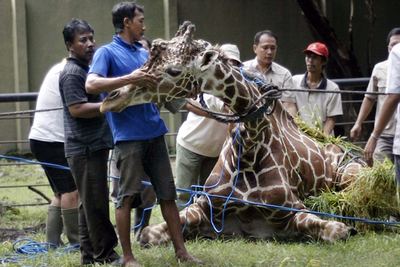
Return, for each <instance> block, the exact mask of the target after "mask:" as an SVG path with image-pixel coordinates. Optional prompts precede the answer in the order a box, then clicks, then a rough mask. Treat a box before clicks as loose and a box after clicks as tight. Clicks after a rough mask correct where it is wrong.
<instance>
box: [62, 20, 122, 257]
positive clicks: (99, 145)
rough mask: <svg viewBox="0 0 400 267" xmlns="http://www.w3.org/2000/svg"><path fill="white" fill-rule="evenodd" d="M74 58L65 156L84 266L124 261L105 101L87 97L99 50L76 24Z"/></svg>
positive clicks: (65, 89)
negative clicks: (113, 209)
mask: <svg viewBox="0 0 400 267" xmlns="http://www.w3.org/2000/svg"><path fill="white" fill-rule="evenodd" d="M63 35H64V41H65V45H66V46H67V49H68V51H69V53H70V57H69V58H68V59H67V64H66V65H65V67H64V70H63V71H62V73H61V75H60V81H59V82H60V93H61V98H62V101H63V106H64V131H65V154H66V157H67V160H68V164H69V167H70V169H71V172H72V175H73V177H74V180H75V183H76V185H77V188H78V192H79V199H80V204H79V243H80V250H81V262H82V264H83V265H86V264H91V263H95V262H99V263H107V262H114V261H117V260H119V258H120V257H119V255H118V254H117V253H116V252H115V250H114V248H115V247H116V246H117V244H118V239H117V236H116V234H115V231H114V227H113V225H112V223H111V222H110V217H109V203H108V184H107V160H108V154H109V150H110V148H112V147H113V140H112V135H111V131H110V129H109V126H108V122H107V118H106V116H105V115H104V114H102V113H100V105H101V101H102V99H101V96H100V95H93V94H87V93H86V90H85V81H86V76H87V72H88V69H89V63H90V62H91V60H92V57H93V53H94V50H95V40H94V36H93V28H92V27H91V26H90V25H89V24H88V23H87V22H86V21H83V20H77V19H72V20H71V21H70V22H69V23H68V24H67V25H66V26H65V27H64V30H63Z"/></svg>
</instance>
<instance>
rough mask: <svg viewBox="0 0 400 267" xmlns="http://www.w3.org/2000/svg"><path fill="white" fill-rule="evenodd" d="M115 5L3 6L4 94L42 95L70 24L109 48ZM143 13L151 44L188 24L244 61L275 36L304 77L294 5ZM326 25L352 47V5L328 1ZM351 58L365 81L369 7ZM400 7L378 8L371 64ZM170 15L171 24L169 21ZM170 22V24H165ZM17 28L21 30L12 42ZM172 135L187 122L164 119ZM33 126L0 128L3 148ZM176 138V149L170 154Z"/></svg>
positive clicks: (147, 1) (1, 1) (8, 123)
mask: <svg viewBox="0 0 400 267" xmlns="http://www.w3.org/2000/svg"><path fill="white" fill-rule="evenodd" d="M118 2H119V1H118V0H107V1H104V0H79V1H77V0H51V1H49V0H0V23H1V24H0V25H2V27H0V51H1V52H0V67H1V71H0V94H1V93H13V92H37V91H38V89H39V87H40V84H41V82H42V79H43V77H44V75H45V74H46V72H47V70H48V69H49V68H50V67H51V66H52V65H53V64H55V63H56V62H58V61H60V60H61V59H62V58H63V57H66V56H68V53H67V50H66V48H65V45H64V42H63V37H62V29H63V27H64V25H65V24H66V23H67V22H68V21H69V20H70V19H71V18H80V19H85V20H86V21H88V22H89V23H90V24H91V25H92V26H93V28H94V30H95V38H96V42H97V46H101V45H103V44H105V43H108V42H110V41H111V40H112V35H113V34H114V29H113V27H112V23H111V10H112V7H113V6H114V5H115V4H116V3H118ZM137 3H138V4H140V5H142V6H144V7H145V10H146V13H145V16H146V21H145V23H146V26H147V31H146V36H147V37H149V39H155V38H159V37H161V38H165V39H168V37H173V35H174V34H175V32H176V30H177V28H178V25H179V24H181V23H183V22H184V21H185V20H190V21H192V22H193V23H194V24H196V28H197V31H196V33H195V38H199V39H205V40H207V41H210V42H211V43H213V44H223V43H228V42H229V43H236V44H237V45H238V46H239V48H240V50H241V54H242V60H247V59H251V58H253V57H254V52H253V49H252V45H253V37H254V34H255V33H256V32H257V31H260V30H264V29H270V30H272V31H274V32H275V33H276V34H277V35H278V54H277V57H276V61H277V62H278V63H280V64H282V65H284V66H286V67H287V68H289V69H290V70H291V71H292V73H293V74H297V73H303V72H304V71H305V67H304V57H303V55H302V54H301V51H302V50H303V49H304V48H305V47H306V46H307V45H308V44H309V43H310V42H313V41H314V40H313V38H312V36H311V34H310V32H309V30H308V28H307V25H306V23H305V21H304V19H303V17H302V14H301V10H300V8H299V6H298V5H297V3H296V1H293V0H279V1H277V0H137ZM326 3H327V17H328V20H329V21H330V23H331V25H332V27H333V28H334V29H335V31H336V33H337V34H338V35H339V36H340V38H341V39H342V40H343V42H344V43H345V44H348V42H349V36H348V24H349V10H350V3H349V1H326ZM354 3H355V12H354V27H353V31H354V52H355V54H356V57H357V59H358V62H359V64H360V65H361V69H362V71H363V74H364V76H369V73H368V62H367V56H366V55H367V39H368V33H369V27H370V25H369V22H368V20H367V19H366V15H367V14H368V10H367V7H366V5H365V1H364V0H355V1H354ZM399 8H400V1H398V0H385V1H374V12H375V15H376V17H377V20H376V25H375V31H374V36H373V40H372V44H371V48H372V51H373V52H372V54H371V63H372V66H373V64H375V63H377V62H379V61H382V60H384V59H385V58H386V57H387V48H386V35H387V33H388V32H389V30H390V29H391V28H393V27H399V26H400V22H399V21H398V15H397V12H396V11H397V10H399ZM165 14H167V16H166V17H165ZM165 18H167V19H166V20H165ZM13 25H15V26H16V28H15V29H16V30H14V33H15V34H13ZM34 106H35V103H34V102H31V103H26V102H23V103H16V104H15V103H1V104H0V112H11V111H18V110H28V109H34ZM162 116H163V118H164V119H165V120H166V121H168V124H169V128H170V131H171V132H176V131H177V130H178V127H179V125H180V123H181V120H182V117H184V116H182V115H176V116H172V115H168V114H163V115H162ZM29 128H30V120H0V136H1V138H0V141H4V140H26V139H27V137H28V133H29ZM172 139H173V138H171V146H172V147H173V140H172ZM12 149H18V150H27V149H28V147H27V145H26V144H24V145H20V146H19V147H18V146H16V145H15V144H0V153H2V154H3V153H5V152H7V151H9V150H12Z"/></svg>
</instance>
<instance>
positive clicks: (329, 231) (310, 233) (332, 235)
mask: <svg viewBox="0 0 400 267" xmlns="http://www.w3.org/2000/svg"><path fill="white" fill-rule="evenodd" d="M292 223H293V225H292V229H293V231H294V232H297V233H298V234H299V235H300V236H303V237H306V238H310V239H314V240H323V241H324V242H326V243H333V242H335V241H337V240H346V239H347V238H349V236H350V235H355V234H356V233H357V230H356V229H354V228H352V227H349V226H347V225H345V224H344V223H341V222H337V221H327V220H322V219H321V218H319V217H318V216H316V215H314V214H310V213H304V212H298V213H296V214H295V215H294V217H293V221H292Z"/></svg>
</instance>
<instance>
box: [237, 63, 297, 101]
mask: <svg viewBox="0 0 400 267" xmlns="http://www.w3.org/2000/svg"><path fill="white" fill-rule="evenodd" d="M243 64H244V65H245V66H246V67H250V68H253V69H258V61H257V57H256V58H255V59H252V60H248V61H246V62H244V63H243ZM263 75H264V77H265V79H266V81H265V82H268V83H270V82H272V83H273V84H274V85H276V86H278V88H280V89H293V80H292V74H291V73H290V71H289V70H288V69H286V68H285V67H283V66H281V65H279V64H277V63H275V62H272V63H271V66H270V68H269V69H268V70H267V71H266V72H265V73H263ZM281 100H282V101H284V102H291V103H294V102H295V100H294V96H293V93H292V92H288V91H284V92H283V93H282V99H281Z"/></svg>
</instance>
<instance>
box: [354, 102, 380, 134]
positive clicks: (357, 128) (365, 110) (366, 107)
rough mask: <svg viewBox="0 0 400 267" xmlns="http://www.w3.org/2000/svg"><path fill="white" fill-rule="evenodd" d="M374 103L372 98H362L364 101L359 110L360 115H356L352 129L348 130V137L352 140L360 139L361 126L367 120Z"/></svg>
mask: <svg viewBox="0 0 400 267" xmlns="http://www.w3.org/2000/svg"><path fill="white" fill-rule="evenodd" d="M374 103H375V99H374V98H369V97H364V100H363V102H362V105H361V108H360V113H359V114H358V117H357V120H356V122H355V124H354V126H353V128H352V129H351V130H350V137H351V138H353V139H354V140H358V139H360V133H361V125H362V123H363V122H364V121H365V119H366V118H367V116H368V114H369V113H370V112H371V110H372V107H373V106H374Z"/></svg>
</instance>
